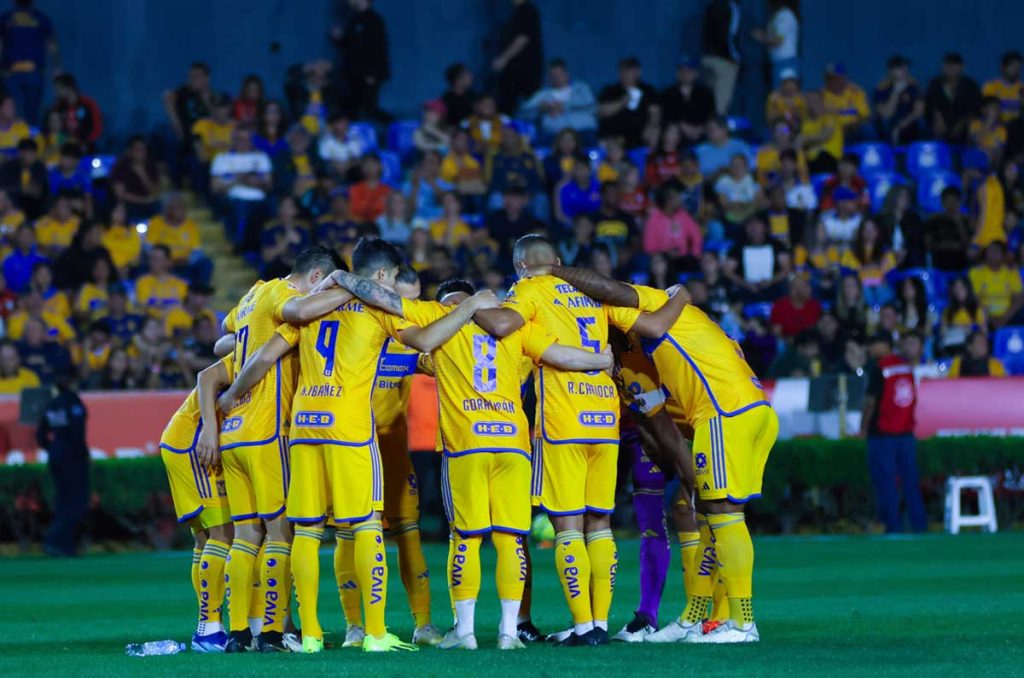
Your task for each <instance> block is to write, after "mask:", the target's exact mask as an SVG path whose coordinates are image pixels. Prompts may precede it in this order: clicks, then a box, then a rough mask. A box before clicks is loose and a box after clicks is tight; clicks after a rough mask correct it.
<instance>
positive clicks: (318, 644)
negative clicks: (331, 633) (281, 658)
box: [286, 634, 324, 654]
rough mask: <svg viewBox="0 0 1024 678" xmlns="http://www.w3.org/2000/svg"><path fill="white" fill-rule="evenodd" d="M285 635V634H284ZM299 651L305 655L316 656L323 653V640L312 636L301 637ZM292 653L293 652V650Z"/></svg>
mask: <svg viewBox="0 0 1024 678" xmlns="http://www.w3.org/2000/svg"><path fill="white" fill-rule="evenodd" d="M286 635H287V634H286ZM299 650H300V651H301V652H304V653H306V654H317V653H319V652H323V651H324V639H323V638H314V637H313V636H303V637H302V645H301V646H300V648H299ZM293 652H294V650H293Z"/></svg>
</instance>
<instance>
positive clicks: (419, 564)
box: [390, 521, 430, 627]
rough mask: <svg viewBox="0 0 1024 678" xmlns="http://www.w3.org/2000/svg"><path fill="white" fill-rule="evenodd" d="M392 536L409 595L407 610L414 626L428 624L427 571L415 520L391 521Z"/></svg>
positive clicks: (428, 578)
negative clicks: (410, 614)
mask: <svg viewBox="0 0 1024 678" xmlns="http://www.w3.org/2000/svg"><path fill="white" fill-rule="evenodd" d="M390 531H391V538H392V539H394V541H395V544H396V545H397V546H398V571H399V573H400V574H401V576H402V586H403V587H405V593H406V596H407V597H408V598H409V609H410V611H411V612H412V617H413V619H414V620H415V624H416V626H417V627H420V626H426V625H427V624H429V623H430V571H429V570H428V569H427V560H426V558H424V557H423V547H422V546H421V545H420V526H419V524H418V523H417V522H416V521H408V522H396V523H394V524H391V529H390Z"/></svg>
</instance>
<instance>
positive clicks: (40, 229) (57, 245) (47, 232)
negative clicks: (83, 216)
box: [36, 193, 81, 257]
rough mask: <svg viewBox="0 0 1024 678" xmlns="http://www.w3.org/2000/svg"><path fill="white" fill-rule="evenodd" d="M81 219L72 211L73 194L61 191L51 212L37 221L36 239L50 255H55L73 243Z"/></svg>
mask: <svg viewBox="0 0 1024 678" xmlns="http://www.w3.org/2000/svg"><path fill="white" fill-rule="evenodd" d="M80 222H81V220H80V219H79V218H78V216H76V215H75V213H74V212H72V211H71V196H70V195H68V194H67V193H60V194H58V195H57V199H56V200H54V202H53V208H52V209H51V210H50V212H49V214H47V215H46V216H45V217H43V218H42V219H40V220H39V221H37V222H36V240H37V241H38V243H39V247H40V248H41V249H42V250H43V251H44V252H46V253H47V254H48V255H49V256H51V257H55V256H56V255H57V254H60V252H61V251H62V250H65V249H67V248H68V247H69V246H70V245H71V241H72V239H74V237H75V233H76V232H77V231H78V224H79V223H80Z"/></svg>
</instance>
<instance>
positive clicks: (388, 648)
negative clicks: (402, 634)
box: [363, 633, 420, 652]
mask: <svg viewBox="0 0 1024 678" xmlns="http://www.w3.org/2000/svg"><path fill="white" fill-rule="evenodd" d="M419 649H420V648H419V647H417V646H416V645H413V644H412V643H403V642H402V639H401V638H399V637H398V636H396V635H395V634H393V633H385V634H384V635H383V636H381V637H379V638H377V637H375V636H371V635H369V634H367V636H366V637H365V638H363V652H401V651H406V652H415V651H416V650H419Z"/></svg>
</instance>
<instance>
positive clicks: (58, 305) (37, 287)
mask: <svg viewBox="0 0 1024 678" xmlns="http://www.w3.org/2000/svg"><path fill="white" fill-rule="evenodd" d="M29 289H30V290H32V291H34V292H38V293H39V294H41V295H42V297H43V310H44V311H46V312H47V313H51V314H53V315H55V316H58V317H60V318H67V317H68V316H70V315H71V305H70V304H69V303H68V297H67V295H66V294H64V293H63V292H61V291H60V290H58V289H57V288H56V287H54V286H53V267H52V266H51V265H50V262H48V261H41V262H39V263H38V264H36V265H35V267H34V268H33V269H32V279H31V280H30V281H29Z"/></svg>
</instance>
